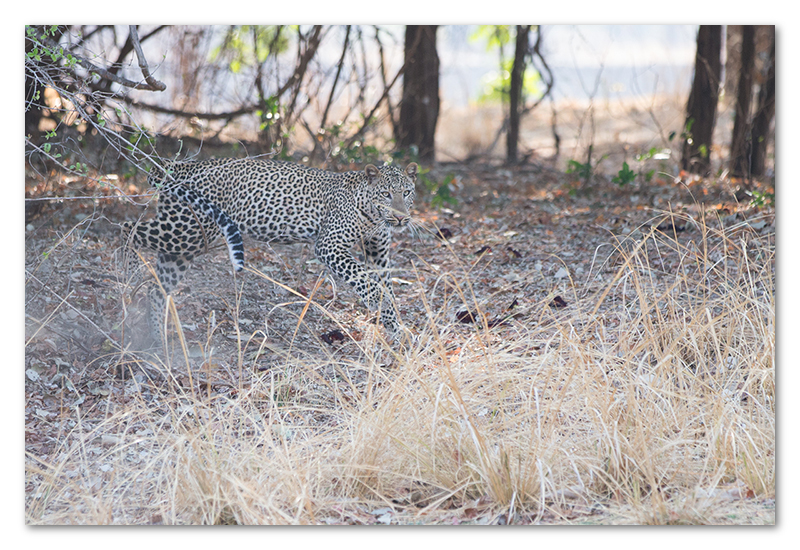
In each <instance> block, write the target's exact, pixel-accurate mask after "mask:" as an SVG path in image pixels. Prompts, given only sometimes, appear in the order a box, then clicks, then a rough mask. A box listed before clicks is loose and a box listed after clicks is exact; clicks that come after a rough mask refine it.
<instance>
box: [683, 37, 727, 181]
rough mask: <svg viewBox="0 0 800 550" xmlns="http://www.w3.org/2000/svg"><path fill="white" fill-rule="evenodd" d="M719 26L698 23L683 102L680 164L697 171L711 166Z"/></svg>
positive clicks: (720, 46)
mask: <svg viewBox="0 0 800 550" xmlns="http://www.w3.org/2000/svg"><path fill="white" fill-rule="evenodd" d="M721 52H722V26H720V25H700V29H699V30H698V32H697V55H696V56H695V62H694V82H693V83H692V91H691V93H690V94H689V102H688V104H687V106H686V123H685V126H684V128H685V134H686V135H685V137H684V142H683V154H682V161H681V167H682V168H683V169H684V170H687V171H689V172H693V173H697V174H703V175H705V174H707V173H708V172H709V170H710V168H711V162H710V152H711V140H712V134H713V132H714V124H715V123H716V118H717V102H718V100H719V81H720V76H721V72H722V61H721V56H720V54H721Z"/></svg>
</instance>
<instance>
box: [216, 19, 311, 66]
mask: <svg viewBox="0 0 800 550" xmlns="http://www.w3.org/2000/svg"><path fill="white" fill-rule="evenodd" d="M287 28H289V29H295V28H297V27H296V26H291V27H286V26H283V27H279V26H276V25H237V26H234V27H232V28H231V30H230V32H229V33H228V35H227V36H226V37H225V41H224V42H223V43H222V44H221V45H220V46H219V47H217V48H215V49H214V50H213V51H212V52H211V61H216V60H217V59H224V58H227V59H228V68H230V70H231V72H233V73H238V72H239V71H241V70H242V68H243V67H252V66H255V65H256V64H260V63H264V61H266V60H267V57H269V56H270V55H271V54H273V55H275V54H279V53H283V52H285V51H286V50H287V49H288V47H289V39H288V37H287V34H288V33H285V32H283V31H285V30H286V29H287Z"/></svg>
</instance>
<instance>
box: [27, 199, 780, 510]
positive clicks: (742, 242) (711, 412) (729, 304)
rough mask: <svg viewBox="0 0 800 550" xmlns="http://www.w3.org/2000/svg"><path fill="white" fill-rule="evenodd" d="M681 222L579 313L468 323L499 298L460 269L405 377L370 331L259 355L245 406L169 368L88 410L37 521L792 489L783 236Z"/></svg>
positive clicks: (403, 363)
mask: <svg viewBox="0 0 800 550" xmlns="http://www.w3.org/2000/svg"><path fill="white" fill-rule="evenodd" d="M663 219H664V220H665V221H666V222H668V223H666V226H668V227H670V228H671V229H670V230H666V231H658V230H655V229H650V228H649V227H647V228H642V229H641V231H639V232H635V233H634V234H635V235H638V236H635V237H634V236H632V237H630V238H628V239H627V240H624V241H620V242H619V243H618V246H617V252H616V254H615V255H614V257H612V258H610V259H609V262H608V263H607V264H606V265H605V266H604V269H601V270H599V271H596V272H594V273H592V274H590V276H589V279H590V280H587V281H585V282H583V281H575V282H574V286H573V287H572V292H573V294H572V297H573V298H574V303H571V304H570V307H568V308H563V309H559V308H555V307H554V306H553V305H552V304H550V303H549V301H548V302H544V303H541V304H537V305H536V307H533V308H531V309H530V310H529V311H528V312H527V314H526V315H522V316H518V317H517V318H516V319H512V320H508V321H507V322H506V323H504V324H500V325H497V326H494V327H489V326H488V323H486V322H485V319H483V320H482V321H481V322H478V323H475V324H474V325H465V324H462V323H458V322H457V321H456V320H454V319H453V316H452V313H450V314H449V315H448V313H447V312H448V311H449V312H452V311H453V307H454V305H455V306H458V305H459V304H458V302H461V304H460V305H461V306H466V307H468V308H469V309H470V310H472V311H475V310H476V309H477V308H478V307H479V305H480V301H479V300H476V299H475V298H474V297H473V293H472V289H471V283H470V278H469V276H468V275H466V274H464V273H459V274H451V275H450V276H443V277H442V278H441V280H440V281H438V283H437V285H438V286H437V290H436V292H435V293H430V292H428V293H427V294H426V293H424V292H421V293H420V296H421V299H423V300H425V306H426V308H427V311H428V322H427V324H426V325H425V326H421V327H417V330H418V334H417V335H416V336H417V337H416V338H415V339H414V341H413V342H407V345H406V347H405V348H404V350H403V351H402V352H391V353H392V354H393V364H392V366H391V367H390V368H386V367H382V366H381V365H380V364H379V362H380V361H379V360H378V359H377V358H376V357H377V355H373V353H372V348H370V346H371V345H372V344H369V343H368V342H367V341H366V339H365V341H364V342H362V345H363V346H364V353H363V354H362V355H361V356H360V357H359V358H358V359H347V360H342V359H341V358H338V359H337V358H336V357H335V356H327V355H326V356H321V357H320V359H319V360H314V359H310V358H309V357H313V355H312V354H306V355H304V356H300V355H299V352H298V354H291V353H290V354H287V355H286V356H285V357H283V359H281V363H280V364H279V365H278V366H277V367H275V368H272V369H270V370H268V371H262V372H259V371H257V370H255V369H251V367H252V365H250V364H249V363H248V361H247V360H243V362H242V365H243V368H244V369H245V370H247V369H250V370H252V371H253V373H254V374H253V376H252V378H251V379H249V381H248V382H247V383H240V384H239V386H240V387H238V388H236V389H235V391H232V392H228V393H226V394H217V395H214V394H212V395H211V396H209V394H208V393H204V392H202V391H197V390H196V389H194V388H196V385H191V386H190V387H189V388H188V389H187V387H186V385H185V384H184V385H181V384H180V383H178V381H177V380H176V379H173V378H172V376H173V375H171V374H167V373H166V371H164V372H165V376H166V377H167V383H169V382H170V381H172V383H171V385H170V389H169V391H166V390H165V391H162V392H150V393H147V392H144V391H142V387H143V386H142V385H141V384H146V383H147V381H146V380H145V381H142V380H141V379H138V380H136V379H135V380H130V381H128V382H126V384H127V385H126V391H127V392H128V394H129V395H128V397H127V399H126V400H125V401H124V404H123V405H119V406H111V405H109V406H108V410H107V411H106V414H105V415H104V419H103V420H102V421H95V422H93V423H92V424H87V423H85V422H83V421H81V418H80V415H79V414H78V413H76V422H75V427H74V429H73V431H72V433H70V434H68V435H66V436H65V437H64V438H63V445H62V447H61V448H60V449H59V450H58V452H56V453H53V457H52V460H51V461H48V462H46V463H42V462H37V461H36V460H35V459H34V458H33V457H29V458H28V461H27V481H28V484H29V487H31V489H30V491H29V497H28V501H27V515H26V518H27V521H28V522H29V523H47V524H52V523H168V524H176V523H177V524H200V523H202V524H214V523H237V524H307V523H365V522H370V521H376V518H380V519H381V520H383V519H386V518H388V519H386V521H392V522H397V523H436V522H443V521H450V520H451V519H452V518H453V517H456V516H458V517H460V518H461V519H462V520H464V521H476V522H496V521H498V520H502V521H505V522H515V521H525V522H531V521H537V520H542V519H543V518H546V517H550V518H551V519H552V518H555V520H558V519H559V518H563V517H565V515H568V514H567V513H566V512H565V510H573V512H574V510H576V509H583V510H585V511H586V514H592V513H600V512H602V511H606V512H608V511H610V510H614V511H615V512H614V513H613V514H612V515H606V516H603V517H604V518H605V520H602V519H601V520H599V521H606V522H628V523H714V522H718V521H720V517H719V514H718V512H717V511H716V510H717V508H718V505H719V502H720V495H730V490H731V489H732V488H735V489H736V490H737V491H740V492H741V494H743V495H744V494H747V495H751V496H752V495H754V496H759V497H771V496H773V495H774V491H775V452H774V450H775V399H774V396H775V383H774V380H775V365H774V358H775V294H774V289H775V270H774V252H775V249H774V233H773V234H771V235H769V236H761V235H760V233H759V232H757V231H755V230H754V229H752V227H751V225H749V224H748V223H745V222H742V223H741V224H739V225H736V226H733V227H727V228H723V227H722V225H721V223H720V222H719V220H710V219H706V218H704V217H701V218H700V219H698V220H695V219H691V218H685V219H680V218H679V217H678V216H672V215H665V216H664V218H663ZM657 221H661V220H657ZM751 221H752V220H751ZM687 224H688V226H689V230H688V232H687V233H686V234H687V235H688V234H691V237H685V236H684V237H681V238H678V234H677V233H675V231H677V228H678V227H679V226H684V225H687ZM664 225H665V224H663V223H662V224H661V227H664ZM598 276H599V277H601V278H602V279H598V278H597V277H598ZM598 281H601V282H598ZM420 284H421V283H420ZM443 289H444V290H443ZM562 292H563V291H562ZM433 294H435V295H433ZM445 295H446V296H447V299H446V300H445V299H444V298H443V297H444V296H445ZM551 298H552V296H551ZM479 317H480V315H479ZM378 347H379V346H378ZM385 353H387V352H386V351H385V350H384V354H385ZM157 366H158V365H150V367H151V368H156V367H157ZM324 373H327V374H324ZM164 384H165V383H162V386H163V385H164ZM115 407H116V408H115ZM95 416H96V415H95ZM459 514H460V515H459ZM587 517H588V516H587Z"/></svg>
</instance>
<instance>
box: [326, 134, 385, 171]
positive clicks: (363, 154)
mask: <svg viewBox="0 0 800 550" xmlns="http://www.w3.org/2000/svg"><path fill="white" fill-rule="evenodd" d="M335 135H338V131H337V132H336V134H335ZM382 156H383V155H382V154H381V151H380V150H379V149H378V148H377V147H375V146H373V145H366V144H364V143H362V142H361V141H354V142H353V143H352V144H351V145H349V146H348V145H347V143H346V142H344V141H340V142H339V144H338V145H337V146H336V147H335V148H334V150H333V157H334V158H335V159H336V160H337V161H338V162H340V163H343V164H375V163H379V162H380V159H381V157H382Z"/></svg>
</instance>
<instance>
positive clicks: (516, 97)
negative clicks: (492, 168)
mask: <svg viewBox="0 0 800 550" xmlns="http://www.w3.org/2000/svg"><path fill="white" fill-rule="evenodd" d="M530 30H531V26H530V25H517V39H516V46H515V48H514V65H513V66H512V68H511V86H510V88H509V91H508V104H509V105H508V134H507V135H506V162H507V163H509V164H514V163H516V162H517V160H518V151H519V124H520V118H521V117H520V110H521V104H522V103H523V94H522V92H523V90H522V86H523V83H524V81H525V59H526V56H527V55H528V47H529V46H528V37H529V35H530Z"/></svg>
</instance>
